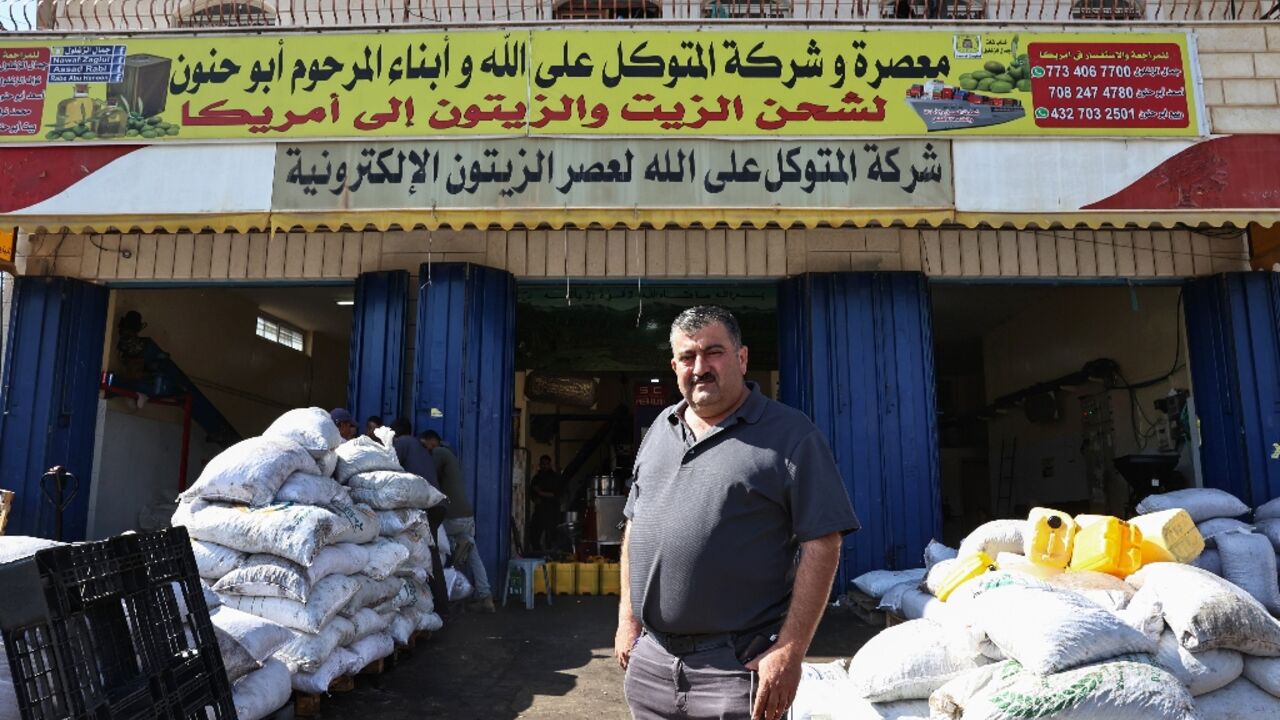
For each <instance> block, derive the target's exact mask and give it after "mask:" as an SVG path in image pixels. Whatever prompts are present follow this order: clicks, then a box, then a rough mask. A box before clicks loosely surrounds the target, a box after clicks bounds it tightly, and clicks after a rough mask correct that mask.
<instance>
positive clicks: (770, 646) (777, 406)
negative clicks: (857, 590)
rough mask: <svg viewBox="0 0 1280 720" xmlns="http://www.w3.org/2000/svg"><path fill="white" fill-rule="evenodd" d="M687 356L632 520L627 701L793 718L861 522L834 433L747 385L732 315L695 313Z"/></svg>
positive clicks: (678, 338) (678, 330)
mask: <svg viewBox="0 0 1280 720" xmlns="http://www.w3.org/2000/svg"><path fill="white" fill-rule="evenodd" d="M671 352H672V359H671V369H672V370H673V371H674V372H675V375H676V381H677V383H678V384H679V386H680V394H681V395H683V396H684V400H683V401H681V402H680V403H679V404H677V405H675V406H672V407H670V408H667V409H666V410H664V411H663V412H662V414H661V415H660V416H659V417H658V419H657V420H656V421H654V423H653V426H652V427H651V428H650V429H649V432H648V433H646V434H645V438H644V441H643V442H642V443H641V447H640V451H639V453H638V455H637V457H636V463H635V468H634V471H633V478H632V486H631V493H630V495H629V496H628V498H627V505H626V508H625V510H624V511H623V512H624V514H625V515H626V517H627V518H628V525H627V532H626V536H625V537H624V539H623V545H622V597H621V603H620V604H619V608H618V631H617V635H616V637H615V638H614V654H615V656H616V657H617V659H618V662H619V664H621V665H622V666H623V667H624V668H626V671H627V672H626V680H625V682H624V689H625V692H626V696H627V703H628V704H629V705H630V707H631V713H632V716H633V717H634V718H636V719H637V720H648V719H650V718H652V719H655V720H656V719H657V718H670V717H684V718H722V719H723V718H732V719H734V720H745V719H746V718H756V719H757V720H778V719H779V718H781V717H783V716H784V715H785V714H786V711H787V708H789V707H790V706H791V702H792V700H794V699H795V693H796V688H797V686H799V684H800V665H801V661H803V660H804V656H805V653H806V652H807V651H808V649H809V643H810V642H811V641H812V640H813V633H814V631H815V630H816V629H817V627H818V621H819V620H820V619H821V617H822V611H823V609H824V608H825V607H826V602H827V597H828V595H829V594H830V592H831V583H832V580H833V579H834V577H835V572H836V566H837V564H838V562H839V560H840V544H841V540H840V538H841V536H842V535H843V534H846V533H850V532H853V531H854V530H856V529H857V528H858V519H857V517H856V516H855V515H854V512H853V507H852V505H851V503H850V502H849V496H848V493H847V492H846V491H845V488H844V482H843V481H842V480H841V478H840V472H839V470H838V469H837V467H836V463H835V459H834V457H833V456H832V454H831V449H830V448H829V447H828V446H827V442H826V440H825V439H824V438H823V436H822V433H821V432H820V431H819V430H818V429H817V428H816V427H815V426H814V425H813V423H812V422H810V421H809V418H807V417H806V416H805V415H804V414H803V413H801V412H799V411H797V410H794V409H792V408H789V407H787V406H785V405H783V404H781V403H778V402H774V401H773V400H770V399H769V398H767V397H765V396H764V394H763V393H761V392H760V388H759V387H758V386H756V384H755V383H751V382H746V381H745V378H744V376H745V374H746V372H747V348H746V347H745V346H744V345H743V344H742V333H741V331H740V330H739V329H738V321H737V320H736V319H735V318H734V317H733V315H732V314H731V313H729V312H728V311H727V310H724V309H723V308H718V307H694V308H690V309H688V310H685V311H684V312H683V313H681V314H680V316H679V317H677V318H676V320H675V322H674V323H672V326H671ZM642 633H643V634H642Z"/></svg>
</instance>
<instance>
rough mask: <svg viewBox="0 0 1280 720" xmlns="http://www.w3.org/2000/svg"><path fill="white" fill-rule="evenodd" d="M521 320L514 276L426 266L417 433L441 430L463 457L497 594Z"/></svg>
mask: <svg viewBox="0 0 1280 720" xmlns="http://www.w3.org/2000/svg"><path fill="white" fill-rule="evenodd" d="M515 317H516V285H515V278H514V276H512V275H511V273H508V272H505V271H503V270H495V269H493V268H487V267H482V266H479V265H472V264H470V263H441V264H434V265H432V266H431V267H430V268H428V267H427V266H426V265H424V266H423V267H422V274H421V278H420V283H419V289H418V328H417V348H416V352H415V357H414V368H413V427H414V429H415V430H416V431H418V432H421V431H422V430H427V429H431V430H435V431H436V432H438V433H440V436H441V437H442V438H444V441H445V443H447V444H448V445H450V446H451V447H452V448H453V450H454V452H456V453H457V455H458V459H459V460H460V461H461V463H462V472H463V476H464V478H465V480H466V484H467V488H468V492H469V493H470V494H471V502H472V505H473V506H474V507H475V513H476V550H477V551H478V552H479V553H480V555H481V557H482V558H483V559H484V563H485V567H486V568H487V569H488V573H489V579H490V582H491V583H493V585H494V588H495V589H496V588H499V587H500V586H499V583H500V582H501V581H502V580H503V578H505V577H506V575H505V569H506V562H507V554H508V553H507V551H508V548H509V546H510V541H509V533H510V518H511V453H512V449H513V441H514V437H513V432H514V429H513V426H512V411H513V408H514V399H515V398H514V395H515ZM499 568H501V569H502V570H503V571H504V572H502V573H499V572H498V570H499Z"/></svg>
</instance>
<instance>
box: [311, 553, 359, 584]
mask: <svg viewBox="0 0 1280 720" xmlns="http://www.w3.org/2000/svg"><path fill="white" fill-rule="evenodd" d="M368 564H369V550H368V548H367V547H366V546H364V545H356V544H354V543H338V544H336V545H329V546H328V547H326V548H325V549H323V550H321V551H320V552H319V554H317V555H316V559H315V560H314V561H312V563H311V567H309V568H307V569H306V572H307V583H308V584H310V585H315V584H316V583H318V582H320V581H321V580H322V579H324V578H327V577H329V576H330V575H355V574H357V573H359V572H360V571H362V570H364V568H365V566H366V565H368Z"/></svg>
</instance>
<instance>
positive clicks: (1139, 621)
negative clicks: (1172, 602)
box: [1116, 593, 1166, 644]
mask: <svg viewBox="0 0 1280 720" xmlns="http://www.w3.org/2000/svg"><path fill="white" fill-rule="evenodd" d="M1116 616H1117V617H1119V618H1120V619H1121V620H1123V621H1124V622H1125V624H1126V625H1128V626H1129V627H1131V628H1133V629H1134V630H1137V631H1138V632H1140V633H1142V634H1143V635H1145V636H1147V637H1148V638H1150V639H1151V641H1152V642H1154V643H1157V644H1158V643H1159V642H1160V638H1162V637H1164V634H1165V627H1166V626H1165V623H1164V605H1163V604H1162V603H1161V602H1160V599H1159V598H1157V597H1156V596H1155V594H1154V593H1144V594H1141V595H1140V594H1138V593H1134V594H1133V599H1132V600H1130V601H1129V604H1128V605H1127V606H1125V608H1124V609H1123V610H1117V611H1116Z"/></svg>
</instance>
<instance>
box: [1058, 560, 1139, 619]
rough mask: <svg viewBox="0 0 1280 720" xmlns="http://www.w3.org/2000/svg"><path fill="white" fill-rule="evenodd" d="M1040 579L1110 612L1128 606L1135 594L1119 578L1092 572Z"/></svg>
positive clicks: (1074, 571)
mask: <svg viewBox="0 0 1280 720" xmlns="http://www.w3.org/2000/svg"><path fill="white" fill-rule="evenodd" d="M1041 579H1042V580H1044V581H1045V582H1046V583H1048V584H1049V585H1051V586H1053V587H1055V588H1058V589H1061V590H1070V591H1071V592H1075V593H1079V594H1081V595H1083V596H1085V597H1086V598H1089V599H1090V600H1092V601H1094V602H1095V603H1097V604H1099V605H1101V606H1102V607H1104V608H1106V609H1108V610H1112V611H1118V610H1123V609H1124V608H1125V607H1126V606H1128V604H1129V600H1131V599H1132V598H1133V593H1134V592H1135V590H1134V589H1133V588H1132V587H1131V586H1130V585H1129V584H1128V583H1126V582H1125V581H1123V580H1121V579H1120V578H1118V577H1116V576H1114V575H1108V574H1106V573H1101V572H1095V571H1093V570H1072V571H1071V572H1064V573H1059V574H1057V575H1052V576H1050V577H1044V578H1041Z"/></svg>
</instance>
